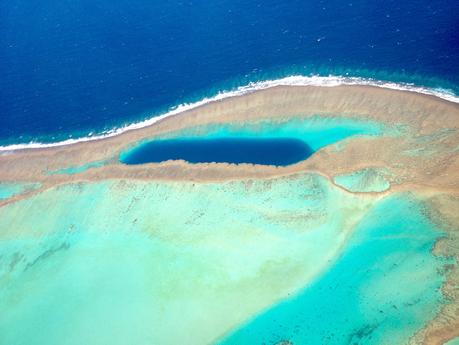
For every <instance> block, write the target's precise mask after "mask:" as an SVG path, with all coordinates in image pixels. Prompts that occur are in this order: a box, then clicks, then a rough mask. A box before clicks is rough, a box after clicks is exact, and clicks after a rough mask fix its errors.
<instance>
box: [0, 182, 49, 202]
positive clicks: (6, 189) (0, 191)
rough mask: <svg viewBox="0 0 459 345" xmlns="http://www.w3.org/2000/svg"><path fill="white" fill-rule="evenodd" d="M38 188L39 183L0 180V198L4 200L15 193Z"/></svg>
mask: <svg viewBox="0 0 459 345" xmlns="http://www.w3.org/2000/svg"><path fill="white" fill-rule="evenodd" d="M36 188H40V184H39V183H3V182H0V200H5V199H8V198H11V197H12V196H15V195H17V194H21V193H24V192H26V191H29V190H32V189H36Z"/></svg>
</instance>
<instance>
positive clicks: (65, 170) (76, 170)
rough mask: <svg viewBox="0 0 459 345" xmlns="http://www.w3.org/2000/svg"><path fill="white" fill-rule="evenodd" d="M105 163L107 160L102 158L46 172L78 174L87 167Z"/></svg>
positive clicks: (96, 166) (50, 173)
mask: <svg viewBox="0 0 459 345" xmlns="http://www.w3.org/2000/svg"><path fill="white" fill-rule="evenodd" d="M106 163H107V162H106V161H104V160H102V161H94V162H89V163H86V164H83V165H78V166H70V167H67V168H62V169H57V170H52V171H48V172H47V174H48V175H56V174H64V175H74V174H79V173H82V172H85V171H86V170H88V169H92V168H99V167H102V166H104V165H105V164H106Z"/></svg>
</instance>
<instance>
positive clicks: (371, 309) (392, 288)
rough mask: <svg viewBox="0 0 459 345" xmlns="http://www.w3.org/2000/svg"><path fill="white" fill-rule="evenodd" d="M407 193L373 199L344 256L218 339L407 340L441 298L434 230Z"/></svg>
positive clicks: (240, 341) (295, 341)
mask: <svg viewBox="0 0 459 345" xmlns="http://www.w3.org/2000/svg"><path fill="white" fill-rule="evenodd" d="M424 211H425V210H423V207H422V205H421V204H420V203H418V202H417V201H416V200H415V199H414V198H413V197H412V196H411V195H407V194H404V195H395V196H392V197H389V198H386V199H384V200H383V201H381V202H380V203H378V204H377V205H376V206H375V207H374V208H373V209H372V210H371V211H370V212H369V213H368V214H367V215H366V216H365V217H364V219H363V220H362V222H361V223H360V224H359V225H358V227H357V229H356V230H355V233H354V235H353V236H352V238H351V239H350V241H349V242H348V244H347V245H346V248H345V250H344V251H343V253H342V255H341V256H340V257H339V258H338V259H337V260H336V262H334V263H333V264H332V265H331V267H330V269H329V270H328V271H327V272H326V273H325V274H324V275H323V276H321V277H320V278H319V279H317V280H316V281H315V282H313V283H312V284H310V285H309V286H307V287H306V288H305V289H304V290H303V291H302V292H301V293H299V294H298V295H297V296H295V297H293V298H290V299H288V300H286V301H284V302H282V303H280V304H278V305H276V306H274V307H272V308H270V309H268V310H266V311H265V312H264V313H262V314H260V315H259V316H257V317H256V318H254V319H253V320H252V321H250V322H249V323H247V324H246V325H244V326H242V327H241V328H240V329H238V330H237V331H235V332H234V333H233V334H231V335H229V336H228V337H227V338H226V339H224V340H223V341H221V342H220V344H277V343H282V341H284V342H290V343H292V344H318V345H319V344H404V343H406V342H407V340H409V338H410V336H412V335H413V334H414V333H415V332H416V331H417V330H419V328H421V327H422V326H423V325H424V324H425V322H426V321H428V320H429V319H431V318H433V317H434V315H435V312H436V311H437V310H438V309H437V308H438V305H440V304H441V303H442V300H443V297H442V295H441V293H440V290H439V289H440V287H441V285H442V283H443V279H444V278H443V277H442V276H441V275H439V274H438V272H440V271H441V267H442V264H443V263H444V262H445V261H443V259H440V258H438V257H434V256H432V255H431V254H430V250H431V249H432V246H433V244H434V242H435V240H436V238H437V237H438V235H439V233H438V231H437V230H436V229H435V227H434V226H433V225H432V224H431V223H430V222H429V221H428V219H427V218H426V217H425V212H424Z"/></svg>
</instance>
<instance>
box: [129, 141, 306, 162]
mask: <svg viewBox="0 0 459 345" xmlns="http://www.w3.org/2000/svg"><path fill="white" fill-rule="evenodd" d="M313 153H314V151H313V150H312V149H311V148H310V147H309V145H307V144H306V143H305V142H304V141H302V140H299V139H291V138H260V139H257V138H219V139H199V138H195V139H170V140H155V141H151V142H148V143H145V144H141V145H139V146H138V147H136V148H134V149H132V150H131V151H129V152H127V153H125V154H122V155H121V159H120V160H121V162H122V163H125V164H144V163H158V162H164V161H167V160H178V159H183V160H185V161H187V162H189V163H211V162H216V163H223V162H225V163H236V164H238V163H252V164H263V165H277V166H286V165H290V164H294V163H297V162H299V161H302V160H304V159H306V158H308V157H309V156H310V155H311V154H313Z"/></svg>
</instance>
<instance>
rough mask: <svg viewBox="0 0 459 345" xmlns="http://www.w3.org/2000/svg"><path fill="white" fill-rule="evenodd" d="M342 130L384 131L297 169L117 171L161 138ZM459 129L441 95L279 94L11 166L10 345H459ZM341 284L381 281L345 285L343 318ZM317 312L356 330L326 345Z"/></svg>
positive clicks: (0, 267) (2, 224)
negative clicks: (125, 158) (339, 126)
mask: <svg viewBox="0 0 459 345" xmlns="http://www.w3.org/2000/svg"><path fill="white" fill-rule="evenodd" d="M324 119H325V120H324ZM347 120H349V121H359V122H361V123H368V125H369V126H373V125H374V124H376V125H378V126H380V127H381V128H382V130H381V132H380V133H378V134H374V135H355V136H350V137H348V138H346V139H344V140H341V141H338V142H336V143H332V144H330V145H326V146H324V147H321V148H320V149H319V150H318V151H317V152H315V153H314V154H313V155H312V156H311V157H310V158H308V159H307V160H305V161H302V162H300V163H297V164H293V165H289V166H285V167H275V166H260V165H252V164H240V165H234V164H223V163H220V164H215V163H209V164H207V163H206V164H189V163H186V162H184V161H168V162H163V163H159V164H152V163H151V164H143V165H124V164H122V163H120V162H119V155H120V154H121V153H122V152H124V151H125V150H127V149H129V148H131V147H134V146H135V145H136V144H138V143H139V142H142V141H143V140H148V139H152V138H155V137H172V138H173V137H180V136H183V135H187V136H190V135H191V136H200V135H201V136H206V135H208V134H209V133H212V131H214V130H215V129H216V128H222V127H225V126H226V127H225V128H229V129H234V131H236V132H237V131H238V130H241V128H242V129H244V128H250V131H251V133H252V134H253V135H254V136H257V135H261V134H263V133H265V132H264V131H266V128H269V129H270V130H273V129H276V128H285V127H286V126H287V125H291V123H293V124H294V125H291V127H292V128H293V127H295V128H297V127H298V126H296V123H306V124H307V125H308V126H316V125H317V126H319V125H321V124H322V123H324V121H325V123H335V122H337V121H338V122H340V121H347ZM292 121H293V122H292ZM295 121H297V122H295ZM298 128H299V127H298ZM295 130H296V129H295ZM458 130H459V104H455V103H452V102H448V101H445V100H441V99H439V98H437V97H434V96H428V95H422V94H417V93H414V92H407V91H398V90H389V89H384V88H378V87H369V86H336V87H312V86H288V87H287V86H285V87H283V86H282V87H281V86H279V87H273V88H270V89H266V90H261V91H256V92H253V93H249V94H247V95H243V96H237V97H232V98H227V99H224V100H221V101H216V102H212V103H209V104H207V105H204V106H201V107H198V108H195V109H193V110H189V111H186V112H183V113H180V114H178V115H175V116H171V117H169V118H166V119H164V120H162V121H160V122H158V123H156V124H154V125H152V126H149V127H145V128H141V129H136V130H132V131H128V132H125V133H123V134H120V135H117V136H114V137H110V138H106V139H101V140H96V141H88V142H81V143H77V144H72V145H67V146H61V147H52V148H43V149H25V150H16V151H2V152H0V183H2V184H4V185H5V186H8V190H6V187H5V192H4V195H5V197H4V198H0V310H3V311H4V312H3V313H1V315H0V344H14V343H21V342H22V343H28V344H35V343H36V344H39V343H48V344H62V339H66V342H65V343H66V344H77V343H78V341H79V343H82V342H83V343H86V344H99V343H108V342H110V343H112V344H126V343H132V344H153V343H161V344H178V343H189V344H207V343H213V342H221V343H228V344H241V343H254V342H255V343H256V341H257V340H258V339H263V340H264V341H266V343H273V344H276V343H279V344H280V343H282V342H285V343H287V341H290V342H291V343H293V344H301V343H304V341H307V339H310V340H311V341H312V343H321V341H323V339H324V337H330V338H327V339H328V341H329V342H330V343H331V344H335V343H336V344H340V343H346V341H350V340H353V341H355V342H357V343H359V342H360V343H365V344H389V343H391V342H388V341H387V339H396V340H397V343H406V344H443V343H445V342H446V341H450V340H452V339H454V338H455V337H459V269H458V267H457V265H456V263H457V261H458V260H459V133H458ZM292 131H294V129H292ZM14 184H17V185H18V186H20V185H21V184H23V185H24V186H26V185H28V186H29V185H33V186H34V188H20V187H18V188H15V189H14V188H12V187H11V186H12V185H14ZM1 188H2V185H1V184H0V195H1V192H2V189H1ZM11 190H17V192H11ZM385 214H386V215H387V217H386V216H384V215H385ZM401 219H403V221H401ZM378 224H379V225H380V227H381V228H379V227H378V226H379V225H378ZM383 225H384V226H383ZM394 239H404V240H398V242H395V240H394ZM376 241H381V242H380V243H381V245H378V246H377V248H378V250H373V248H372V247H371V246H372V245H373V244H374V243H376ZM378 243H379V242H378ZM355 257H362V258H364V259H362V260H363V261H358V260H357V261H356V260H355ZM365 258H366V259H365ZM365 260H366V261H365ZM346 263H347V264H346ZM346 265H347V266H346ZM346 267H348V268H349V267H352V269H353V270H355V272H363V271H365V270H366V269H368V270H369V273H368V274H367V273H365V274H362V275H361V276H359V274H356V275H355V276H359V277H360V278H359V280H355V281H354V282H353V283H352V284H351V283H349V284H348V285H346V284H343V286H344V287H345V288H346V289H349V291H359V293H360V292H361V295H359V294H356V296H354V297H355V298H354V299H352V298H349V303H348V304H346V305H344V304H343V306H342V307H340V310H341V311H342V313H341V314H340V313H336V312H334V311H333V310H329V309H327V308H329V306H328V305H323V303H322V302H320V303H319V299H320V301H322V300H324V299H325V297H324V295H323V292H322V291H324V289H325V290H327V289H329V288H330V286H335V285H336V284H335V279H336V278H335V277H340V276H342V277H346V275H345V274H343V273H342V272H345V271H346ZM365 272H366V271H365ZM375 272H376V273H375ZM378 272H379V273H378ZM327 282H328V283H327ZM321 284H324V285H321ZM327 284H328V285H327ZM397 284H400V286H401V288H400V289H401V290H404V291H407V292H404V293H400V291H398V290H394V289H391V286H394V285H395V286H396V285H397ZM344 287H343V289H344ZM410 287H413V288H410ZM327 291H328V290H327ZM330 293H331V294H333V293H335V292H330ZM346 293H347V292H346V290H339V289H338V290H337V291H336V296H340V294H346ZM325 296H326V295H325ZM288 301H290V302H288ZM314 301H317V303H316V302H314ZM387 301H391V303H390V304H387V303H388V302H387ZM386 302H387V303H386ZM285 303H287V304H288V303H290V304H289V305H286V304H285ZM386 304H387V305H386ZM313 305H316V306H317V308H318V309H320V310H324V312H325V311H327V312H329V313H330V320H332V322H333V321H334V322H337V323H339V322H341V321H342V320H345V319H346V320H347V318H346V317H345V316H346V315H345V314H344V313H345V311H346V310H349V311H352V310H359V311H360V313H356V314H359V317H354V316H353V317H351V318H350V321H349V323H348V324H345V323H343V327H342V329H340V330H336V331H335V332H334V333H333V332H331V331H330V329H328V328H326V327H324V328H323V329H321V328H320V327H317V329H321V330H320V331H321V332H322V333H320V334H319V333H318V334H319V335H320V336H322V338H320V337H318V338H317V339H315V338H314V337H313V336H311V335H310V334H309V335H308V332H306V331H305V329H306V328H304V325H303V324H302V323H301V322H304V320H308V318H309V320H317V315H316V314H314V313H313V312H312V311H311V310H312V309H314V308H313V307H312V306H313ZM304 310H307V311H304ZM300 311H301V313H303V312H304V313H305V314H304V318H303V319H301V318H299V319H298V320H296V319H295V317H291V315H299V313H300ZM289 313H294V314H289ZM360 314H361V315H360ZM38 315H46V316H45V317H43V318H39V317H38ZM289 315H290V316H289ZM301 315H303V314H301ZM331 315H335V316H336V319H333V317H332V316H331ZM338 317H343V319H342V320H341V319H339V318H338ZM285 318H289V321H288V322H287V321H286V320H285ZM274 319H275V320H277V321H276V322H277V323H274V321H272V320H274ZM300 319H301V320H303V321H301V320H300ZM326 320H327V318H326V317H325V318H324V321H323V324H325V323H326V322H327V321H326ZM289 322H290V323H289ZM332 322H330V323H332ZM346 322H347V321H346ZM341 323H342V322H341ZM279 324H281V325H282V327H279ZM53 325H57V326H55V327H53ZM104 325H105V327H104ZM400 325H402V326H400ZM24 327H25V328H27V329H28V331H26V332H19V330H20V329H21V328H24ZM289 327H290V328H289ZM109 328H110V329H118V330H119V331H118V332H109V331H108V330H107V329H109ZM133 330H134V331H133ZM177 330H180V332H177ZM262 330H263V331H262ZM266 330H269V332H268V331H266ZM72 332H73V333H74V334H75V333H78V334H79V335H80V337H79V339H77V338H78V337H72V336H71V334H72ZM331 333H333V335H330V334H331ZM257 336H258V338H257ZM251 337H252V338H251ZM305 337H306V338H305ZM82 339H83V341H82ZM320 339H322V340H320Z"/></svg>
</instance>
